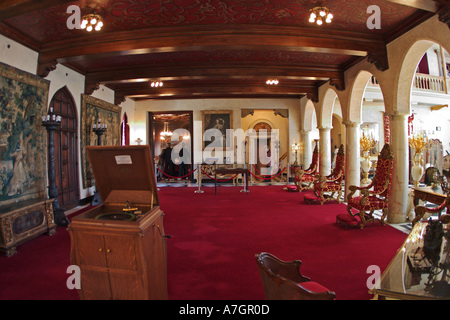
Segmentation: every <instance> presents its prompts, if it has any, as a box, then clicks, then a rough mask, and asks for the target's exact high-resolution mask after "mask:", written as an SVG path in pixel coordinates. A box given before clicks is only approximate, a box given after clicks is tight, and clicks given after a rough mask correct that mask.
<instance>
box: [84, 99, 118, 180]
mask: <svg viewBox="0 0 450 320" xmlns="http://www.w3.org/2000/svg"><path fill="white" fill-rule="evenodd" d="M121 113H122V108H121V107H118V106H116V105H115V104H112V103H108V102H106V101H103V100H101V99H97V98H94V97H91V96H90V95H87V94H82V95H81V139H80V144H81V146H80V147H81V169H82V175H83V187H84V188H89V187H92V186H93V185H94V175H93V174H92V170H91V166H90V164H89V160H88V157H87V154H86V148H85V147H86V146H96V145H97V135H96V134H95V132H93V131H92V128H93V125H94V124H95V125H97V124H98V122H99V121H101V124H102V125H103V124H104V125H106V127H107V129H106V132H105V133H103V135H102V139H101V140H102V145H104V146H117V145H120V119H121V118H120V116H121Z"/></svg>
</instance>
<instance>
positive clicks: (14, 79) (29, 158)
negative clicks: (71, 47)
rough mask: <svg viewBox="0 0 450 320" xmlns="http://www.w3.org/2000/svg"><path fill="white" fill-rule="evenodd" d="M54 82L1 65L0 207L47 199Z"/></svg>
mask: <svg viewBox="0 0 450 320" xmlns="http://www.w3.org/2000/svg"><path fill="white" fill-rule="evenodd" d="M49 85H50V82H49V81H48V80H45V79H42V78H40V77H38V76H36V75H33V74H30V73H27V72H25V71H22V70H19V69H16V68H14V67H11V66H9V65H6V64H3V63H0V205H2V206H3V205H8V204H10V203H14V202H18V201H22V200H31V199H38V198H45V197H47V132H46V130H45V128H44V127H43V126H42V116H44V115H46V114H47V105H48V93H49Z"/></svg>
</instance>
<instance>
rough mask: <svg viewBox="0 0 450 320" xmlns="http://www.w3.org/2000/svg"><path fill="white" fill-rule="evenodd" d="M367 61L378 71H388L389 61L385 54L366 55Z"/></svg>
mask: <svg viewBox="0 0 450 320" xmlns="http://www.w3.org/2000/svg"><path fill="white" fill-rule="evenodd" d="M367 61H368V62H369V63H372V64H373V65H375V67H376V68H377V69H378V70H380V71H386V70H387V69H389V61H388V57H387V52H386V53H370V52H369V54H368V55H367Z"/></svg>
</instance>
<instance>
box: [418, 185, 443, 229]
mask: <svg viewBox="0 0 450 320" xmlns="http://www.w3.org/2000/svg"><path fill="white" fill-rule="evenodd" d="M446 198H447V195H446V194H445V193H444V192H443V191H442V189H441V188H440V187H439V188H438V189H435V190H433V189H432V188H431V187H417V188H414V207H416V206H417V205H418V204H419V200H422V201H429V202H431V203H434V204H437V205H440V204H441V203H443V202H444V201H445V199H446ZM449 212H450V208H449V207H447V213H449ZM420 219H422V217H416V218H415V220H417V221H420Z"/></svg>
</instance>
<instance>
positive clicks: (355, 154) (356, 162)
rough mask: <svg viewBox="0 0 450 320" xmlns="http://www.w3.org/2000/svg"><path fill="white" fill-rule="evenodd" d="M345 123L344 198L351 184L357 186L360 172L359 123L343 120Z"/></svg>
mask: <svg viewBox="0 0 450 320" xmlns="http://www.w3.org/2000/svg"><path fill="white" fill-rule="evenodd" d="M344 125H345V137H346V141H345V199H347V194H348V192H349V190H348V189H349V187H350V186H351V185H355V186H359V185H360V179H361V173H360V168H361V164H360V160H361V157H360V142H359V139H360V124H359V123H356V122H344Z"/></svg>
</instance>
